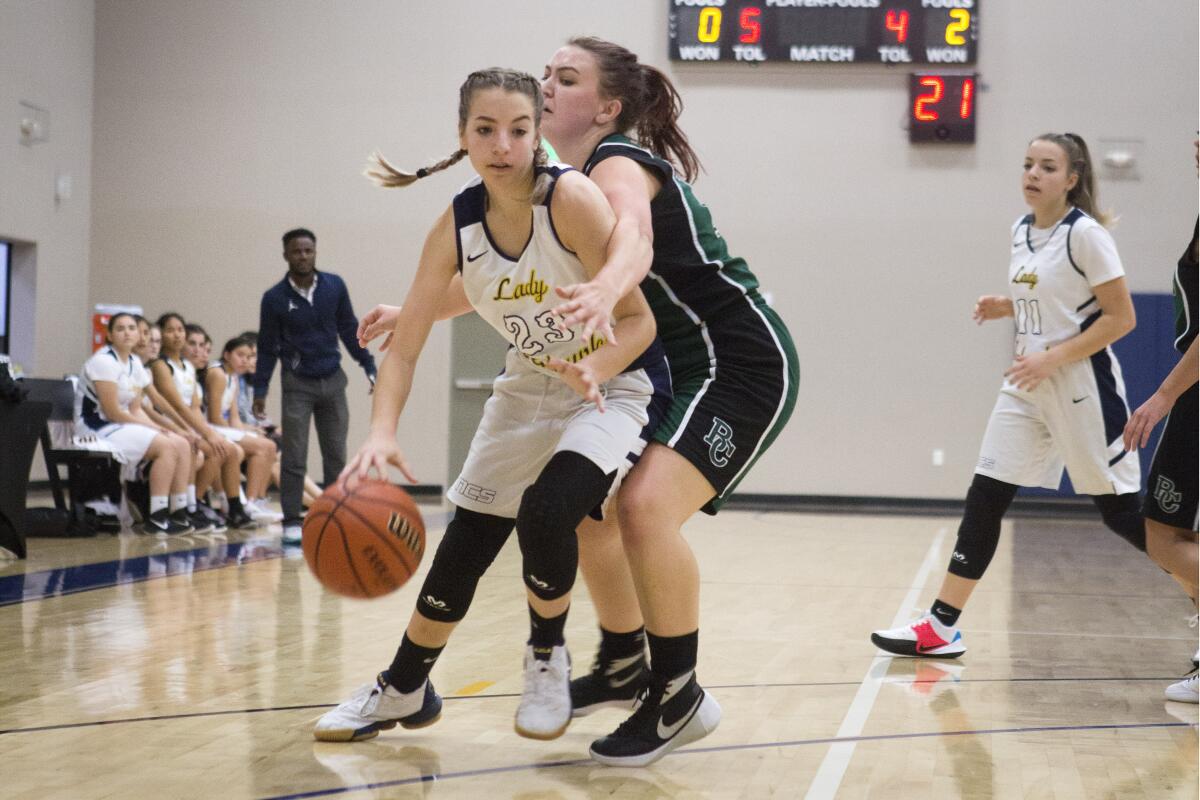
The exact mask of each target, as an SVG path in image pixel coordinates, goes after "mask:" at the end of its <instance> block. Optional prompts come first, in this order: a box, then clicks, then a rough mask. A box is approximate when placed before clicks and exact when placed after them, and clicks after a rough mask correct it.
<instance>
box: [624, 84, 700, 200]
mask: <svg viewBox="0 0 1200 800" xmlns="http://www.w3.org/2000/svg"><path fill="white" fill-rule="evenodd" d="M638 66H639V67H641V70H642V80H643V85H644V87H645V91H644V92H643V95H642V96H643V100H644V102H645V110H644V111H643V113H642V117H641V120H640V121H639V122H638V126H637V129H638V140H639V141H640V142H641V143H642V144H644V145H646V146H647V147H648V148H649V149H650V150H652V151H653V152H655V153H662V154H664V155H667V156H668V157H670V158H672V159H673V160H674V161H675V162H676V163H677V164H678V165H679V167H680V169H681V170H682V172H683V176H684V179H685V180H686V181H687V182H688V183H691V182H692V181H694V180H696V178H697V177H699V174H700V159H699V158H698V157H697V156H696V151H695V150H693V149H692V147H691V145H690V144H688V140H687V136H686V135H685V134H684V132H683V130H681V129H680V127H679V125H678V124H677V120H678V119H679V115H680V114H682V113H683V98H681V97H680V96H679V92H678V91H677V90H676V89H675V86H674V84H672V83H671V80H670V79H669V78H668V77H667V76H666V75H664V74H663V73H662V71H661V70H659V69H656V68H655V67H652V66H650V65H649V64H639V65H638Z"/></svg>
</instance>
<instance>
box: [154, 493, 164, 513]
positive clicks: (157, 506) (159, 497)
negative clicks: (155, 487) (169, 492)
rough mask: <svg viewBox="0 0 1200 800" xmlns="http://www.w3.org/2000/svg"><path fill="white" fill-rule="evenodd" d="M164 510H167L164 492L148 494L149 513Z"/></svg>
mask: <svg viewBox="0 0 1200 800" xmlns="http://www.w3.org/2000/svg"><path fill="white" fill-rule="evenodd" d="M166 510H167V496H166V495H165V494H152V495H150V513H151V514H153V513H155V512H156V511H166Z"/></svg>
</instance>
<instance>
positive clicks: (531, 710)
mask: <svg viewBox="0 0 1200 800" xmlns="http://www.w3.org/2000/svg"><path fill="white" fill-rule="evenodd" d="M570 724H571V656H570V654H569V653H567V648H566V646H565V645H561V644H560V645H556V646H555V647H553V648H551V650H550V658H549V659H548V660H542V659H540V658H535V657H534V655H533V645H527V646H526V647H525V689H524V691H522V692H521V704H520V705H519V706H517V718H516V720H515V721H514V723H513V727H514V728H515V729H516V731H517V733H519V734H520V735H521V736H524V737H525V738H527V739H557V738H558V737H559V736H562V735H563V732H564V731H565V730H566V729H567V726H568V725H570Z"/></svg>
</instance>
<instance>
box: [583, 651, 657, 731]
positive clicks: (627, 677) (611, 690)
mask: <svg viewBox="0 0 1200 800" xmlns="http://www.w3.org/2000/svg"><path fill="white" fill-rule="evenodd" d="M649 683H650V670H649V668H648V666H647V664H646V654H645V652H644V651H643V652H638V653H636V654H635V655H631V656H625V657H623V658H612V657H609V656H608V655H606V654H605V652H604V650H603V649H601V650H600V652H598V653H597V654H596V660H595V661H594V662H593V663H592V671H591V672H589V673H588V674H587V675H583V676H581V677H579V678H576V679H575V680H573V681H571V716H573V717H585V716H587V715H588V714H591V713H592V712H593V711H599V710H600V709H602V708H624V709H632V708H633V703H634V701H635V700H637V696H638V693H639V692H641V691H642V689H644V688H646V686H647V684H649Z"/></svg>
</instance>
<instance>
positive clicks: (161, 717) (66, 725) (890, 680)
mask: <svg viewBox="0 0 1200 800" xmlns="http://www.w3.org/2000/svg"><path fill="white" fill-rule="evenodd" d="M1178 679H1179V676H1178V675H1168V676H1156V677H1155V676H1152V677H1129V678H1122V677H1113V676H1103V677H1078V678H959V679H957V680H952V681H951V682H950V683H948V684H947V685H952V686H957V685H959V684H963V683H1063V682H1072V683H1090V682H1096V681H1122V682H1126V683H1163V682H1166V681H1176V680H1178ZM941 680H943V679H942V678H935V679H933V680H918V679H905V678H901V677H899V676H889V677H887V678H885V679H884V683H887V684H888V685H891V686H906V685H910V684H916V685H919V684H926V683H929V684H936V683H939V682H940V681H941ZM858 685H859V684H858V683H856V682H855V681H807V682H795V683H727V684H707V685H706V688H708V689H711V690H713V691H716V690H718V689H721V690H727V689H793V688H800V689H802V688H806V687H812V688H824V687H830V686H858ZM520 696H521V694H520V693H519V692H503V693H499V694H473V695H443V696H442V700H497V699H504V698H506V697H520ZM335 706H337V703H310V704H305V705H297V706H268V707H265V708H232V709H225V710H222V711H187V712H182V713H179V714H156V715H153V716H145V717H123V718H121V719H102V720H94V721H91V722H63V723H59V724H57V725H39V726H37V727H33V728H6V729H2V730H0V736H3V735H5V734H12V733H44V732H46V731H58V730H69V729H71V728H98V727H102V726H105V725H124V724H127V723H132V722H163V721H167V720H177V719H195V718H199V717H224V716H229V715H232V714H263V713H266V712H271V711H311V710H313V709H323V708H334V707H335Z"/></svg>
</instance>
